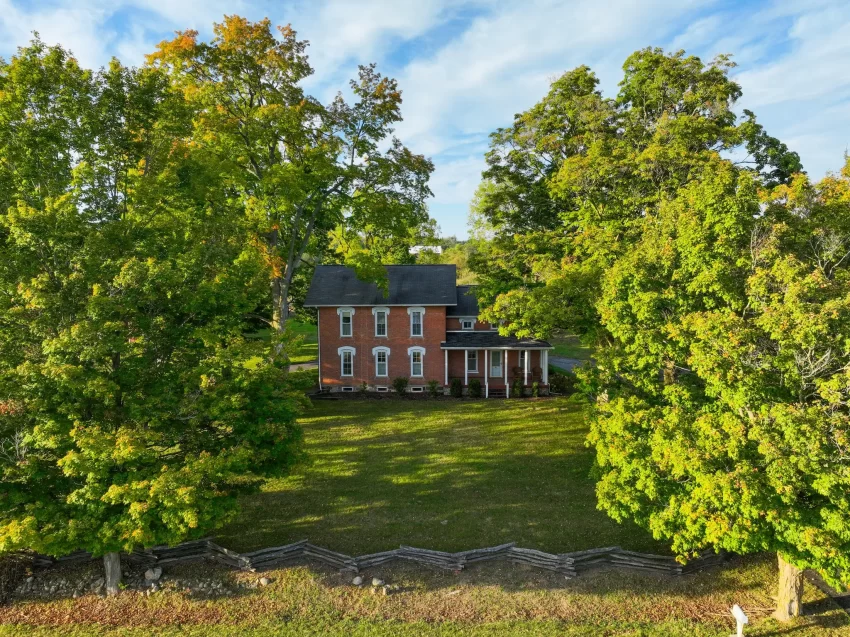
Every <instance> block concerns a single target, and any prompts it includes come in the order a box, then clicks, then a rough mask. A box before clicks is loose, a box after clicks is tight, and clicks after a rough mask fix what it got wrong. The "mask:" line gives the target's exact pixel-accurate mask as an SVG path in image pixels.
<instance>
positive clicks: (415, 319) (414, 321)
mask: <svg viewBox="0 0 850 637" xmlns="http://www.w3.org/2000/svg"><path fill="white" fill-rule="evenodd" d="M407 313H408V314H410V335H411V336H422V335H423V331H424V330H423V326H422V323H424V321H425V308H424V307H409V308H407Z"/></svg>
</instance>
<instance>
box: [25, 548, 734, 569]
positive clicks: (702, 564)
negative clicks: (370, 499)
mask: <svg viewBox="0 0 850 637" xmlns="http://www.w3.org/2000/svg"><path fill="white" fill-rule="evenodd" d="M125 557H126V558H127V559H128V560H130V561H131V562H132V563H135V564H142V565H159V566H162V565H166V564H176V563H181V562H189V561H197V560H211V561H214V562H216V563H219V564H223V565H225V566H229V567H231V568H236V569H241V570H251V571H257V570H263V569H268V568H271V567H274V566H278V565H280V564H283V563H285V562H288V561H291V560H295V559H304V558H308V559H312V560H316V561H317V562H321V563H322V564H326V565H328V566H332V567H333V568H335V569H338V570H340V571H344V572H350V573H358V572H360V571H362V570H365V569H369V568H374V567H376V566H380V565H382V564H386V563H387V562H391V561H393V560H405V561H410V562H416V563H418V564H424V565H427V566H434V567H437V568H441V569H447V570H452V571H459V570H462V569H464V568H466V567H467V566H468V565H470V564H476V563H480V562H485V561H489V560H496V559H505V560H509V561H511V562H515V563H518V564H527V565H529V566H533V567H536V568H541V569H545V570H548V571H554V572H557V573H561V574H563V575H564V576H566V577H568V578H572V577H576V576H578V575H580V574H582V573H586V572H587V571H590V570H594V569H597V568H612V567H613V568H619V569H635V570H640V571H651V572H656V573H666V574H669V575H682V574H686V573H692V572H694V571H697V570H700V569H703V568H706V567H708V566H714V565H718V564H721V563H722V562H723V559H724V557H723V555H720V554H715V553H707V554H704V555H702V556H700V557H698V558H696V559H694V560H691V561H690V562H688V564H686V565H682V564H679V563H678V562H677V561H676V560H675V559H674V558H672V557H667V556H664V555H651V554H648V553H636V552H634V551H626V550H624V549H622V548H620V547H619V546H606V547H604V548H598V549H589V550H586V551H575V552H572V553H560V554H553V553H545V552H543V551H538V550H536V549H524V548H519V547H517V546H516V544H515V543H514V542H511V543H509V544H502V545H500V546H491V547H488V548H483V549H472V550H470V551H461V552H459V553H447V552H444V551H430V550H427V549H420V548H414V547H412V546H401V547H399V548H397V549H393V550H391V551H383V552H381V553H372V554H370V555H361V556H359V557H351V556H349V555H345V554H343V553H337V552H336V551H331V550H329V549H326V548H322V547H320V546H315V545H313V544H310V543H309V542H308V541H307V540H301V541H300V542H294V543H292V544H287V545H285V546H276V547H272V548H266V549H260V550H259V551H252V552H250V553H236V552H235V551H231V550H229V549H226V548H224V547H221V546H219V545H218V544H216V543H214V542H213V541H212V540H209V539H204V540H195V541H192V542H184V543H182V544H178V545H177V546H172V547H168V546H157V547H154V548H151V549H147V550H143V551H134V552H133V553H130V554H127V555H126V556H125ZM30 559H31V560H32V565H33V566H34V567H36V568H49V567H51V566H53V565H62V564H74V563H81V562H85V561H89V560H91V559H92V556H91V554H89V553H86V552H84V551H79V552H76V553H72V554H71V555H66V556H64V557H60V558H58V559H54V558H51V557H47V556H44V555H32V554H31V555H30Z"/></svg>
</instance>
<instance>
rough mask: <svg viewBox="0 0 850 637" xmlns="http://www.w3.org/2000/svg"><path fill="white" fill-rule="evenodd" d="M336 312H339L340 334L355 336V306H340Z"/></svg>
mask: <svg viewBox="0 0 850 637" xmlns="http://www.w3.org/2000/svg"><path fill="white" fill-rule="evenodd" d="M336 313H337V314H339V335H340V336H345V337H348V336H353V335H354V308H353V307H338V308H337V309H336Z"/></svg>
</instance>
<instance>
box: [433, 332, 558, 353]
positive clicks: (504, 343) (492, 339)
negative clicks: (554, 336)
mask: <svg viewBox="0 0 850 637" xmlns="http://www.w3.org/2000/svg"><path fill="white" fill-rule="evenodd" d="M440 348H441V349H552V346H551V345H550V344H549V343H547V342H546V341H540V340H537V339H533V338H517V337H516V336H502V335H501V334H499V333H498V332H496V331H493V332H491V331H487V330H475V331H473V332H448V333H447V334H446V340H445V342H443V343H440Z"/></svg>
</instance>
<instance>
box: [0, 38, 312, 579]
mask: <svg viewBox="0 0 850 637" xmlns="http://www.w3.org/2000/svg"><path fill="white" fill-rule="evenodd" d="M192 113H193V110H192V108H191V106H190V105H188V104H187V103H186V102H185V100H184V97H183V93H182V91H180V90H176V89H175V88H174V87H173V86H172V83H171V81H170V79H169V77H168V76H167V75H166V74H165V73H163V72H161V71H159V70H156V69H143V70H134V69H128V68H125V67H122V66H121V65H120V64H119V63H118V62H115V61H113V63H112V64H110V66H109V67H108V68H107V69H104V70H101V71H100V72H97V73H92V72H89V71H86V70H83V69H81V68H80V67H79V66H78V64H77V62H76V61H75V60H74V58H73V57H71V56H70V55H69V54H68V53H66V52H65V51H64V50H62V49H61V48H59V47H51V48H48V47H46V46H44V45H43V44H42V43H41V42H39V41H37V40H36V41H35V42H34V43H33V44H32V45H31V46H29V47H28V48H25V49H22V50H20V51H19V52H18V54H17V55H16V56H14V57H13V58H12V59H11V61H10V62H8V63H2V64H0V473H2V484H3V488H2V493H0V551H9V550H13V549H17V548H22V547H25V548H30V549H34V550H37V551H42V552H45V553H50V554H54V555H59V554H62V553H66V552H68V551H72V550H75V549H80V548H82V549H87V550H89V551H92V552H93V553H94V554H95V555H103V556H104V561H105V564H106V568H107V587H108V590H109V592H111V593H114V592H117V590H118V588H117V584H118V579H119V578H120V568H116V567H117V566H118V554H119V552H120V551H129V550H132V549H134V548H137V547H147V546H152V545H157V544H162V543H166V544H173V543H176V542H179V541H181V540H184V539H187V538H193V537H198V536H200V535H203V534H205V533H208V532H209V531H210V530H211V529H213V528H215V526H216V525H218V524H220V523H222V522H223V521H225V520H226V519H228V518H229V517H231V516H232V515H233V514H234V512H235V511H236V498H237V496H238V495H239V494H240V493H243V492H245V491H247V490H250V489H253V488H256V487H257V486H258V484H259V482H260V481H261V480H262V479H263V477H264V476H266V475H269V474H277V473H280V472H281V471H284V470H285V469H286V468H287V466H288V465H289V464H290V463H291V461H292V460H293V459H294V457H295V456H296V453H297V447H298V441H299V435H298V431H297V428H296V427H295V424H294V420H295V415H296V414H297V411H298V409H299V407H300V404H301V401H302V400H303V399H302V398H300V397H299V396H298V394H297V393H296V392H295V390H294V389H293V387H292V383H291V382H290V381H289V379H288V376H287V373H286V371H285V368H284V367H283V365H282V363H281V361H280V360H278V359H279V358H280V357H275V355H274V354H273V353H272V354H271V355H269V356H266V357H264V358H263V361H262V362H261V363H260V364H259V365H251V366H248V365H246V364H245V363H246V361H247V360H248V359H249V358H252V357H255V356H256V355H257V354H259V353H260V351H259V349H258V348H260V347H263V346H262V344H260V343H258V342H256V341H250V340H246V339H245V338H244V337H243V332H244V330H245V319H246V316H247V314H248V313H249V312H250V311H252V309H253V308H254V307H256V305H257V303H258V302H259V299H260V298H261V296H262V295H264V294H266V293H267V277H266V274H265V267H264V264H263V262H262V258H261V254H260V253H259V250H257V249H256V248H255V247H254V246H252V245H251V244H250V242H249V241H248V240H247V238H248V237H249V236H250V228H249V227H247V224H246V221H245V216H244V214H243V211H242V207H241V202H240V201H239V197H238V193H236V192H235V191H234V189H233V188H232V187H229V175H228V171H229V167H228V166H227V165H226V164H224V163H222V162H221V161H220V160H219V159H218V158H217V157H216V156H215V155H213V154H211V153H209V152H207V151H206V150H205V149H204V148H203V146H202V145H199V144H195V143H193V142H192V140H191V134H192V132H193V129H192V120H191V117H192Z"/></svg>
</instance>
